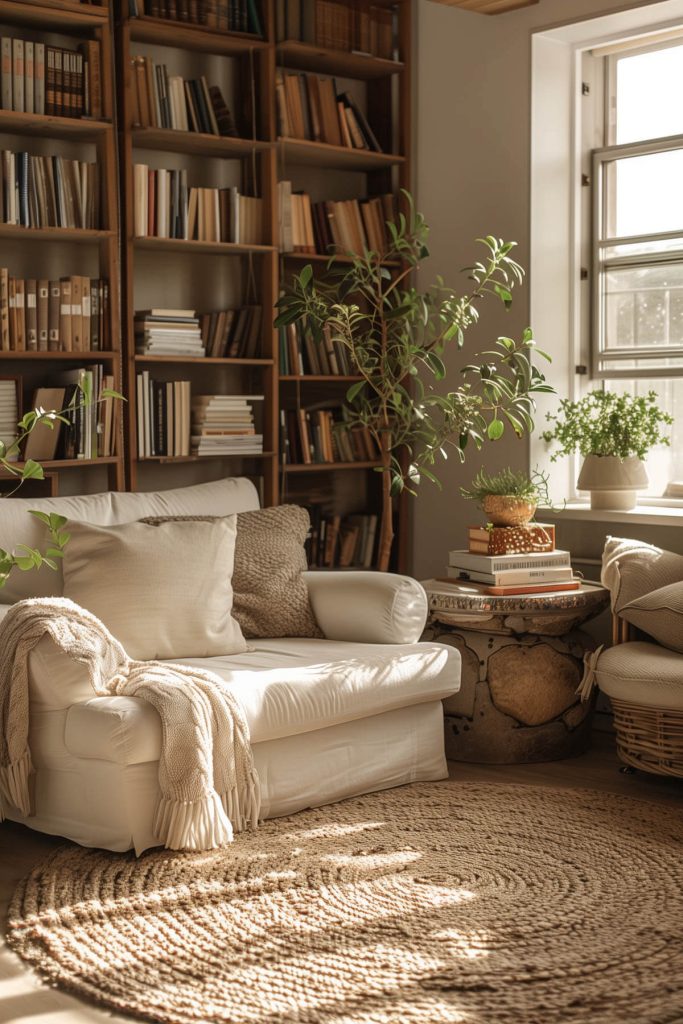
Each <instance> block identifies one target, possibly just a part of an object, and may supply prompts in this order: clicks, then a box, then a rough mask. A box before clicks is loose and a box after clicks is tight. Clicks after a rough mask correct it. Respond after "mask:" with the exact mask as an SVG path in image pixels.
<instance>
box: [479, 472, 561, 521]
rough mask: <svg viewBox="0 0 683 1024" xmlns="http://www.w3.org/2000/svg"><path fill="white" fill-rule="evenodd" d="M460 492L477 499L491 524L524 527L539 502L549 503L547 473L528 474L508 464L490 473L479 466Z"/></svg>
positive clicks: (532, 516) (531, 517)
mask: <svg viewBox="0 0 683 1024" xmlns="http://www.w3.org/2000/svg"><path fill="white" fill-rule="evenodd" d="M460 493H461V494H462V496H463V498H467V499H468V500H469V501H476V502H477V504H478V505H479V507H480V508H481V510H482V511H483V512H484V513H485V514H486V518H487V520H488V522H489V523H491V524H492V525H493V526H526V524H527V523H529V522H531V520H532V519H533V518H534V516H535V514H536V507H537V506H538V504H539V503H543V504H544V505H552V502H551V500H550V496H549V494H548V474H547V473H542V472H540V471H539V470H533V472H532V473H531V474H530V475H529V474H528V473H523V472H521V471H517V470H514V469H510V468H509V467H508V468H506V469H503V470H501V471H500V473H492V474H488V473H486V472H485V470H483V469H482V470H481V471H480V472H479V473H477V475H476V476H475V478H474V480H473V481H472V483H471V484H470V486H469V487H461V488H460Z"/></svg>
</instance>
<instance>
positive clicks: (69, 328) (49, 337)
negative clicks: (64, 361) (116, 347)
mask: <svg viewBox="0 0 683 1024" xmlns="http://www.w3.org/2000/svg"><path fill="white" fill-rule="evenodd" d="M109 341H110V339H109V285H108V283H107V282H106V281H103V280H100V279H94V278H90V277H83V276H81V275H77V274H74V275H72V276H71V277H62V278H60V279H59V280H53V281H48V280H39V279H36V278H28V279H26V280H24V279H23V278H18V277H12V276H10V273H9V270H8V269H7V267H0V342H1V343H0V350H1V351H3V352H97V351H106V350H108V349H109V347H110V345H109Z"/></svg>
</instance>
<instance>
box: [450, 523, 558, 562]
mask: <svg viewBox="0 0 683 1024" xmlns="http://www.w3.org/2000/svg"><path fill="white" fill-rule="evenodd" d="M467 536H468V543H469V550H470V552H471V553H472V554H482V555H507V554H511V555H515V554H516V555H523V554H532V553H535V552H542V551H554V550H555V527H554V526H553V525H551V524H550V523H528V524H527V525H526V526H492V527H490V528H489V527H486V526H470V527H469V529H468V531H467Z"/></svg>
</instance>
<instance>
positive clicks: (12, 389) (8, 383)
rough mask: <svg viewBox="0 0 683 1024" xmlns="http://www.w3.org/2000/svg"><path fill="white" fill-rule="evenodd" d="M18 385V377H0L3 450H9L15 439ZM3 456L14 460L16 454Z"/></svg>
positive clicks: (17, 420) (0, 438) (0, 421)
mask: <svg viewBox="0 0 683 1024" xmlns="http://www.w3.org/2000/svg"><path fill="white" fill-rule="evenodd" d="M20 386H21V385H20V379H19V378H18V377H9V378H8V377H3V378H1V379H0V444H2V445H4V449H3V450H4V451H5V452H8V451H9V449H10V447H11V446H12V445H13V444H14V442H15V441H16V439H17V434H18V429H17V423H18V422H19V389H20ZM5 457H6V458H7V460H8V461H9V462H16V461H17V459H18V454H16V453H11V454H10V455H6V456H5Z"/></svg>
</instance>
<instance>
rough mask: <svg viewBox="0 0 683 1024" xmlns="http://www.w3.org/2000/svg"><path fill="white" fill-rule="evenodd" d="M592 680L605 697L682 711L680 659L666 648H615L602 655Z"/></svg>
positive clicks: (635, 645) (682, 666)
mask: <svg viewBox="0 0 683 1024" xmlns="http://www.w3.org/2000/svg"><path fill="white" fill-rule="evenodd" d="M595 676H596V680H597V683H598V686H599V687H600V689H601V690H602V692H603V693H606V694H607V696H608V697H616V699H617V700H624V701H628V702H630V703H632V704H642V705H644V706H645V707H651V708H670V709H672V710H674V711H683V659H682V658H681V656H680V654H676V653H674V652H673V651H668V650H667V649H666V648H665V647H658V646H657V644H647V643H643V642H642V641H636V642H634V643H629V644H617V646H616V647H610V648H609V649H608V650H606V651H603V652H602V654H601V655H600V658H599V659H598V667H597V669H596V673H595Z"/></svg>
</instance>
